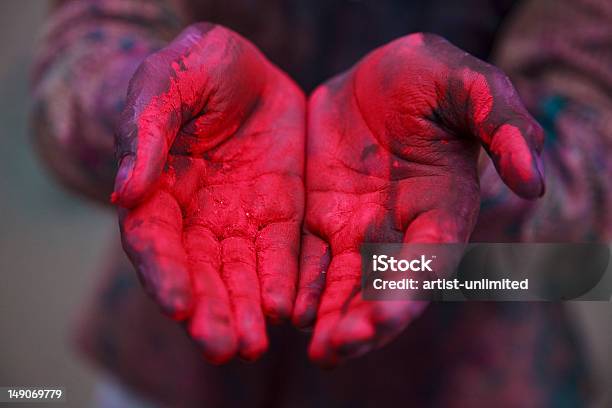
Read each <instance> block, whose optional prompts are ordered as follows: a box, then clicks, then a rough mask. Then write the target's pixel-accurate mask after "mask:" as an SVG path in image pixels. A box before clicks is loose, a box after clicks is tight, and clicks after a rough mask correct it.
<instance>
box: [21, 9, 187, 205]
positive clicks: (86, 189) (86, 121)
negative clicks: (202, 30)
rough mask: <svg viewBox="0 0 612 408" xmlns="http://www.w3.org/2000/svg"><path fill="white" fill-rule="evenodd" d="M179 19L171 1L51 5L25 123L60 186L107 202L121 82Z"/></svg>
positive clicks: (124, 86) (121, 102)
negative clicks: (29, 120) (28, 115)
mask: <svg viewBox="0 0 612 408" xmlns="http://www.w3.org/2000/svg"><path fill="white" fill-rule="evenodd" d="M179 15H180V12H179V7H177V5H175V4H174V2H173V1H168V2H167V3H165V2H163V1H155V0H102V1H96V0H63V1H56V2H54V3H53V7H52V13H51V15H50V17H49V20H48V22H47V25H46V27H45V28H44V32H43V35H42V39H41V45H40V48H39V50H38V52H37V54H36V59H35V65H34V72H33V75H32V99H33V105H32V109H31V122H32V130H33V136H34V142H35V145H36V147H37V150H38V153H39V155H40V156H41V157H42V159H43V160H44V162H45V163H46V164H47V165H48V167H49V168H50V169H51V171H52V172H53V173H54V175H55V176H56V177H57V178H58V179H59V181H60V182H62V184H64V185H65V186H67V187H69V188H70V189H72V190H75V191H77V192H78V193H80V194H84V195H85V196H88V197H90V198H94V199H96V200H99V201H102V202H108V196H109V194H110V192H111V191H112V187H113V181H114V175H115V170H116V160H115V154H114V141H113V134H114V126H115V122H116V119H117V117H118V115H119V113H120V112H121V110H122V109H123V105H124V102H125V96H126V90H127V84H128V82H129V79H130V77H131V76H132V74H133V73H134V71H135V70H136V68H137V67H138V65H139V64H140V62H141V61H142V60H143V59H144V58H145V57H146V56H147V55H149V54H150V53H152V52H153V51H156V50H157V49H159V48H161V47H162V46H164V45H165V44H166V43H167V42H168V41H169V40H170V39H171V38H173V37H174V35H175V34H176V33H177V32H178V31H179V29H180V27H181V21H180V17H179Z"/></svg>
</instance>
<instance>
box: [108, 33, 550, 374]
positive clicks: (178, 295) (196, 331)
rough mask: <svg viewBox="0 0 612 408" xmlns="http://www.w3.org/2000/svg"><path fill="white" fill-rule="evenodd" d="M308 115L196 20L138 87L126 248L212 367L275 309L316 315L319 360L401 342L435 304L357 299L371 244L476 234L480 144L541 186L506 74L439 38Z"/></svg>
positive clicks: (252, 56) (504, 170)
mask: <svg viewBox="0 0 612 408" xmlns="http://www.w3.org/2000/svg"><path fill="white" fill-rule="evenodd" d="M305 116H306V106H305V101H304V96H303V94H302V92H301V91H300V90H299V89H298V88H297V87H296V86H295V84H293V82H291V81H290V80H289V79H288V78H287V77H286V76H285V75H284V74H283V73H281V72H280V71H279V70H278V69H277V68H276V67H274V66H273V65H271V64H270V63H269V62H268V61H267V60H266V59H265V58H264V57H263V56H262V55H261V53H259V51H257V50H256V48H255V47H254V46H253V45H252V44H250V43H248V42H247V41H246V40H244V39H243V38H242V37H240V36H238V35H237V34H235V33H233V32H231V31H229V30H226V29H224V28H222V27H219V26H212V25H205V24H200V25H195V26H192V27H190V28H188V29H187V30H185V32H183V34H181V36H179V37H178V38H177V39H176V40H175V41H174V42H173V43H172V44H170V45H169V46H168V47H167V48H165V49H164V50H162V51H160V52H159V53H157V54H154V55H153V56H151V57H149V58H148V59H147V60H146V61H145V62H144V63H143V65H142V66H141V67H140V68H139V70H138V72H137V73H136V74H135V76H134V78H133V79H132V81H131V84H130V88H129V95H128V104H127V108H126V110H125V112H124V114H123V116H122V121H121V126H120V131H119V136H118V140H117V142H118V145H119V150H120V152H121V153H122V157H123V159H122V161H121V164H120V168H119V171H118V175H117V180H116V188H115V192H114V193H113V196H112V201H113V202H115V203H117V204H119V205H120V206H122V207H124V208H123V209H121V210H120V214H121V228H122V238H123V243H124V248H125V249H126V251H127V253H128V255H129V256H130V259H131V260H132V262H133V263H134V265H135V266H136V268H137V270H138V272H139V274H140V276H141V278H142V281H143V283H144V285H145V288H146V289H147V290H148V291H149V293H150V294H151V295H152V296H153V297H154V299H155V300H156V301H157V302H158V303H159V304H160V306H161V307H162V309H163V310H165V311H166V313H168V314H170V315H171V316H172V317H174V318H175V319H179V320H183V319H186V320H187V321H188V324H187V327H188V331H189V333H190V335H191V336H192V337H193V338H194V339H195V340H196V341H197V342H198V343H199V344H200V346H201V348H202V351H203V353H204V355H205V357H206V358H208V359H209V360H210V361H212V362H215V363H223V362H225V361H227V360H229V359H231V358H232V357H233V356H235V355H239V356H240V357H242V358H244V359H247V360H253V359H256V358H258V357H259V356H260V355H261V354H262V353H263V352H264V351H265V350H266V348H267V347H268V340H267V336H266V333H265V318H268V319H270V320H272V321H278V320H281V319H283V318H285V317H288V316H289V315H292V319H293V321H294V323H295V324H296V325H298V326H300V327H307V326H311V325H314V326H315V328H314V333H313V338H312V341H311V344H310V349H309V353H310V356H311V358H312V359H313V360H314V361H316V362H318V363H320V364H322V365H325V366H331V365H335V364H338V363H340V362H342V361H343V360H344V359H346V358H348V357H354V356H357V355H361V354H363V353H366V352H368V351H370V350H372V349H374V348H376V347H380V346H382V345H384V344H386V343H387V342H389V341H391V340H392V339H393V338H394V337H395V336H396V335H397V334H398V333H400V332H401V331H402V330H403V329H404V328H405V327H406V325H408V324H410V322H411V321H412V320H413V319H414V318H415V317H416V316H418V315H419V314H420V313H421V312H422V310H423V309H424V308H425V306H426V304H425V303H424V302H366V301H364V300H362V299H361V297H360V295H359V286H360V276H361V258H360V255H359V248H360V245H361V244H362V243H365V242H407V243H418V242H466V241H467V240H468V239H469V236H470V233H471V232H472V229H473V227H474V223H475V221H476V217H477V214H478V205H479V187H478V178H477V159H478V153H479V150H480V148H481V146H484V147H485V149H486V150H487V151H488V152H489V153H490V155H491V157H492V159H493V161H494V163H495V165H496V168H497V169H498V171H499V173H500V175H501V177H502V178H503V180H504V181H505V182H506V183H507V184H508V185H509V186H510V187H511V188H512V189H513V190H514V191H515V192H517V193H518V194H519V195H521V196H523V197H525V198H535V197H537V196H539V195H541V194H542V193H543V180H542V177H541V174H540V171H539V169H538V168H537V166H536V165H534V163H537V160H538V152H539V151H540V149H541V140H542V138H541V130H540V128H539V127H538V125H537V123H535V121H533V119H532V118H531V117H530V116H529V115H528V114H527V112H526V111H525V109H524V108H523V107H522V105H521V103H520V101H519V100H518V97H517V96H516V92H515V91H514V89H513V88H512V85H511V84H510V83H509V81H508V80H507V78H506V77H505V76H504V75H503V74H501V73H500V72H499V71H498V70H497V69H496V68H494V67H492V66H489V65H487V64H485V63H483V62H481V61H478V60H477V59H475V58H473V57H471V56H469V55H467V54H465V53H464V52H462V51H461V50H459V49H456V48H455V47H453V46H452V45H450V44H449V43H448V42H446V41H444V40H442V39H440V38H438V37H435V36H431V35H421V34H417V35H412V36H408V37H403V38H400V39H398V40H396V41H394V42H392V43H390V44H388V45H386V46H384V47H381V48H379V49H377V50H375V51H374V52H372V53H371V54H369V55H368V56H366V57H365V58H364V59H363V60H362V61H360V62H359V63H358V64H357V65H356V66H355V67H354V68H353V69H351V70H350V71H348V72H347V73H345V74H343V75H341V76H339V77H336V78H334V79H333V80H331V81H330V82H329V83H326V84H324V85H322V86H321V87H319V88H318V89H317V90H316V91H315V92H314V93H313V94H312V95H311V97H310V100H309V104H308V115H307V124H305V123H304V119H305ZM306 129H307V133H308V144H307V151H306V154H307V158H308V161H307V166H306V186H307V196H306V208H305V219H304V225H303V231H304V233H303V235H302V237H301V257H300V274H299V282H298V252H299V246H300V232H299V231H300V227H301V226H302V225H301V224H302V215H303V211H304V199H305V197H304V191H303V190H304V187H303V179H302V172H303V168H304V151H305V150H304V149H305V144H304V139H305V130H306ZM296 285H297V297H296ZM294 300H295V304H294Z"/></svg>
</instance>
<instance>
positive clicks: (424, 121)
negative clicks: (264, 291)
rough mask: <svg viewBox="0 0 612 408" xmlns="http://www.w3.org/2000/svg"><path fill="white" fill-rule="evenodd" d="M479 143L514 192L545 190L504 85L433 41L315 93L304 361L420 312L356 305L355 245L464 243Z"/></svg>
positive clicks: (301, 301)
mask: <svg viewBox="0 0 612 408" xmlns="http://www.w3.org/2000/svg"><path fill="white" fill-rule="evenodd" d="M481 145H482V146H484V148H485V149H486V151H487V152H488V154H489V155H490V156H491V158H492V160H493V162H494V164H495V167H496V169H497V171H498V173H499V174H500V176H501V178H502V179H503V180H504V182H505V183H506V184H507V185H508V186H509V187H510V188H511V189H512V190H513V191H514V192H516V193H517V194H519V195H520V196H522V197H525V198H536V197H539V196H540V195H542V194H543V193H544V181H543V178H542V173H541V166H540V164H539V155H540V150H541V147H542V131H541V128H540V127H539V125H538V124H537V123H536V122H535V120H534V119H533V118H532V117H531V116H530V115H529V114H528V113H527V111H526V110H525V108H524V107H523V105H522V104H521V101H520V100H519V97H518V95H517V93H516V91H515V90H514V88H513V86H512V85H511V83H510V81H509V80H508V78H507V77H506V76H505V75H504V74H503V73H502V72H501V71H500V70H499V69H497V68H495V67H493V66H491V65H488V64H486V63H484V62H482V61H480V60H478V59H476V58H474V57H472V56H470V55H469V54H467V53H465V52H463V51H462V50H460V49H457V48H456V47H454V46H452V45H451V44H450V43H448V42H447V41H445V40H443V39H441V38H439V37H437V36H432V35H423V34H413V35H410V36H407V37H403V38H400V39H398V40H396V41H393V42H392V43H390V44H388V45H386V46H383V47H381V48H379V49H377V50H375V51H374V52H372V53H371V54H369V55H368V56H366V57H365V58H364V59H363V60H362V61H361V62H359V63H358V64H357V65H356V66H355V67H353V68H352V69H351V70H350V71H348V72H347V73H344V74H342V75H340V76H338V77H336V78H334V79H332V80H331V81H329V82H327V83H326V84H324V85H322V86H320V87H319V88H318V89H317V90H315V92H314V93H313V94H312V96H311V97H310V100H309V117H308V142H307V157H308V161H307V168H306V192H307V194H306V196H307V201H306V214H305V224H304V230H305V232H304V235H303V237H302V254H301V267H300V269H301V271H300V282H299V286H298V296H297V299H296V305H295V308H294V313H293V321H294V323H295V324H296V325H297V326H299V327H307V326H310V325H312V324H315V327H314V334H313V337H312V341H311V344H310V350H309V353H310V356H311V358H312V359H313V360H315V361H317V362H319V363H320V364H323V365H335V364H337V363H339V362H340V361H342V360H343V359H345V358H348V357H354V356H358V355H361V354H363V353H366V352H368V351H370V350H372V349H374V348H376V347H380V346H382V345H384V344H385V343H387V342H388V341H390V340H391V339H393V338H394V337H395V336H396V335H397V334H398V333H400V332H401V331H402V330H403V329H404V328H405V327H406V326H407V325H408V324H409V323H410V321H412V319H414V318H415V317H416V316H417V315H418V314H419V313H420V312H421V311H422V310H423V309H424V307H425V303H424V302H410V301H401V302H398V301H394V302H386V301H376V302H373V301H364V300H363V299H362V298H361V296H360V294H359V293H360V291H359V287H360V277H361V258H360V254H359V248H360V245H361V244H362V243H367V242H404V243H455V242H456V243H465V242H467V241H468V239H469V237H470V234H471V232H472V229H473V228H474V224H475V222H476V218H477V215H478V207H479V185H478V176H477V161H478V154H479V150H480V147H481ZM315 320H316V322H315Z"/></svg>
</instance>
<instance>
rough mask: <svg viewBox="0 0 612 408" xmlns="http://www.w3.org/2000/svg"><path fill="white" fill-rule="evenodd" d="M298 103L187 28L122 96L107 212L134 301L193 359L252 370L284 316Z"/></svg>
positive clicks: (235, 55) (293, 247) (296, 195)
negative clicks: (170, 325) (183, 334)
mask: <svg viewBox="0 0 612 408" xmlns="http://www.w3.org/2000/svg"><path fill="white" fill-rule="evenodd" d="M304 118H305V98H304V95H303V93H302V92H301V90H300V89H299V88H298V87H297V86H296V85H295V84H294V83H293V82H292V81H291V80H290V79H288V78H287V77H286V76H285V75H284V74H283V73H282V72H280V71H279V70H278V69H277V68H276V67H274V66H273V65H272V64H271V63H269V62H268V61H267V60H266V59H265V57H264V56H263V55H262V54H261V53H260V52H259V51H258V50H257V49H256V48H255V47H254V46H253V45H252V44H250V43H249V42H248V41H246V40H245V39H244V38H242V37H240V36H239V35H238V34H236V33H233V32H231V31H229V30H227V29H225V28H223V27H220V26H213V25H208V24H198V25H194V26H191V27H189V28H188V29H186V30H185V31H184V32H183V33H182V34H181V35H180V36H179V37H178V38H177V39H176V40H175V41H174V42H172V43H171V44H170V45H169V46H168V47H166V48H165V49H163V50H161V51H160V52H158V53H156V54H154V55H152V56H150V57H148V58H147V59H146V60H145V61H144V63H143V64H142V65H141V67H140V68H139V69H138V71H137V72H136V74H135V76H134V78H133V79H132V81H131V83H130V87H129V91H128V103H127V107H126V110H125V111H124V113H123V115H122V120H121V124H120V130H119V135H118V140H117V144H118V146H119V150H120V153H121V154H122V156H123V160H122V161H121V164H120V168H119V171H118V175H117V180H116V184H115V192H114V193H113V195H112V201H113V202H115V203H117V204H119V205H120V206H122V207H124V209H122V210H121V211H120V213H121V229H122V240H123V244H124V248H125V250H126V252H127V253H128V255H129V256H130V259H131V260H132V262H133V263H134V265H135V267H136V269H137V270H138V272H139V275H140V277H141V280H142V281H143V283H144V286H145V288H146V289H147V291H148V292H149V293H150V294H151V295H152V296H153V298H154V299H155V300H156V301H157V302H158V303H159V305H160V306H161V307H162V309H163V310H164V311H165V312H166V313H167V314H169V315H170V316H171V317H173V318H175V319H177V320H187V329H188V332H189V334H190V335H191V337H192V338H193V339H194V340H195V341H196V342H197V343H198V344H199V345H200V347H201V349H202V352H203V354H204V356H205V357H206V358H207V359H208V360H209V361H211V362H213V363H223V362H226V361H228V360H229V359H231V358H232V357H234V356H235V355H238V356H240V357H241V358H243V359H245V360H254V359H257V358H258V357H259V356H260V355H261V354H262V353H263V352H264V351H265V350H266V349H267V347H268V339H267V335H266V328H265V319H266V318H268V319H269V320H272V321H279V320H282V319H283V318H286V317H288V316H289V315H290V314H291V310H292V307H293V301H294V297H295V286H296V282H297V273H298V262H297V259H298V252H299V236H300V233H299V231H300V226H301V220H302V213H303V206H304V195H303V188H304V187H303V181H302V172H303V167H304V137H305V135H304V129H305V125H304Z"/></svg>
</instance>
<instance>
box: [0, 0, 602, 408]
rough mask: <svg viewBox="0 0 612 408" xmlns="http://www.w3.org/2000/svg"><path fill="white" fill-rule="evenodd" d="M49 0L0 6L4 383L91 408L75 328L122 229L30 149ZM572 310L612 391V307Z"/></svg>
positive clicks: (90, 379) (0, 353)
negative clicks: (36, 52) (58, 179)
mask: <svg viewBox="0 0 612 408" xmlns="http://www.w3.org/2000/svg"><path fill="white" fill-rule="evenodd" d="M46 5H47V4H46V2H44V1H42V0H21V1H19V2H17V1H3V2H1V3H0V39H1V40H0V62H1V63H0V124H1V130H2V137H1V138H0V152H1V155H2V158H1V159H0V273H1V274H2V283H1V284H0V346H1V347H0V386H36V385H50V386H52V385H55V386H63V387H66V389H67V393H68V398H69V402H68V403H67V404H66V405H67V406H70V407H87V406H90V405H91V401H92V393H93V392H95V391H94V389H95V384H96V383H97V382H98V379H99V378H98V377H99V374H98V373H96V372H95V371H94V370H93V369H92V368H90V367H89V366H88V365H87V364H86V363H85V362H83V361H82V360H81V359H80V358H79V357H78V356H77V355H76V354H75V353H74V351H73V348H72V346H71V343H70V333H71V325H73V324H74V318H75V316H76V315H77V314H78V312H79V309H80V308H81V307H82V305H83V304H84V300H85V299H86V298H87V297H88V296H90V295H91V292H92V291H93V289H94V287H95V285H96V283H97V279H98V276H97V273H96V272H98V271H99V270H100V265H101V264H102V261H103V258H104V256H105V250H106V249H107V247H108V242H109V239H110V238H111V237H112V236H113V235H115V234H117V233H118V232H117V227H116V222H115V218H114V215H113V214H112V213H111V212H110V211H109V210H108V209H104V208H101V207H99V206H96V205H95V204H89V203H88V202H86V201H83V200H81V199H79V198H78V197H74V196H72V195H69V194H68V193H66V192H64V191H63V190H62V189H61V188H60V187H58V186H57V184H55V183H54V181H53V180H52V179H50V177H49V176H48V175H47V173H46V171H45V169H44V168H43V167H42V165H41V164H40V162H39V161H38V160H37V158H36V157H35V155H34V152H33V150H32V148H31V145H30V139H29V134H28V121H27V112H28V73H29V69H30V63H31V58H32V53H33V49H34V47H35V44H36V39H37V35H38V34H39V32H40V27H41V24H42V22H43V20H44V17H45V14H46ZM570 308H571V310H572V313H573V315H574V317H575V319H576V323H577V325H578V326H579V328H580V330H581V333H582V335H583V336H584V338H585V339H586V343H587V344H588V345H589V347H588V350H589V353H590V356H589V358H590V359H591V362H592V364H593V365H594V366H595V369H596V372H597V373H598V375H599V378H601V379H602V381H604V382H605V383H607V384H609V385H608V386H607V388H608V389H612V359H611V356H610V348H611V346H612V329H611V327H612V326H611V324H610V323H611V322H612V308H611V307H610V303H596V302H591V303H572V304H571V305H570ZM608 404H612V402H609V401H608V402H605V401H603V400H602V401H600V403H599V406H601V407H609V406H612V405H608ZM37 406H40V405H37Z"/></svg>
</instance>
